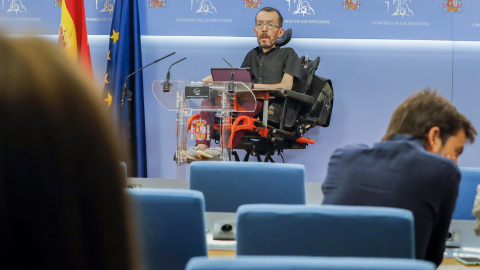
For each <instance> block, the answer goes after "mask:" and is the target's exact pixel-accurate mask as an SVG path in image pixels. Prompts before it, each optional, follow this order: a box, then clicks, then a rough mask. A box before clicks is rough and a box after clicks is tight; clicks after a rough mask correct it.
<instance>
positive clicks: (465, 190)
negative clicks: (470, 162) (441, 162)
mask: <svg viewBox="0 0 480 270" xmlns="http://www.w3.org/2000/svg"><path fill="white" fill-rule="evenodd" d="M459 169H460V172H461V173H462V179H461V181H460V186H459V188H458V197H457V204H456V206H455V211H454V212H453V216H452V219H462V220H474V219H475V217H474V216H472V209H473V201H474V200H475V195H476V194H477V186H478V185H479V184H480V168H466V167H460V168H459Z"/></svg>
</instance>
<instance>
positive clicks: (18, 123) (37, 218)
mask: <svg viewBox="0 0 480 270" xmlns="http://www.w3.org/2000/svg"><path fill="white" fill-rule="evenodd" d="M0 59H1V61H0V81H1V88H0V102H1V105H0V124H1V125H2V126H1V128H0V220H1V221H0V268H1V269H49V270H50V269H111V270H121V269H125V270H127V269H129V270H130V269H136V267H135V262H134V260H133V257H134V256H133V255H132V253H131V252H132V250H135V246H134V245H133V243H131V241H130V240H131V239H130V238H131V235H130V233H129V227H128V226H127V224H128V222H127V217H128V215H127V212H126V208H127V206H126V201H125V194H124V190H123V188H124V185H125V182H124V179H123V178H122V173H121V168H120V165H119V161H120V158H119V156H118V153H117V149H118V145H117V143H116V142H115V141H116V139H115V137H114V135H113V132H112V130H111V123H110V121H108V117H107V115H106V110H105V109H104V108H103V107H101V104H100V102H101V101H100V96H99V95H98V92H99V90H97V89H95V87H94V85H93V83H92V82H90V81H89V80H88V79H86V78H84V77H83V74H81V73H80V70H77V69H76V68H75V64H74V63H72V62H71V61H70V60H69V59H68V58H67V57H65V54H64V52H62V51H61V50H60V49H59V47H58V44H55V43H51V42H48V41H46V40H44V39H41V38H34V37H21V38H6V37H3V36H1V35H0Z"/></svg>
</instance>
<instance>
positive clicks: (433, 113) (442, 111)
mask: <svg viewBox="0 0 480 270" xmlns="http://www.w3.org/2000/svg"><path fill="white" fill-rule="evenodd" d="M432 127H438V128H440V139H441V140H442V143H445V142H446V141H447V140H448V138H449V137H450V136H452V135H456V134H458V132H459V131H460V129H462V128H463V129H464V131H465V136H466V139H467V141H468V142H470V143H473V142H474V141H475V135H477V131H476V130H475V128H474V127H473V125H472V123H471V122H470V121H469V120H468V119H467V118H466V117H465V116H464V115H463V114H461V113H460V112H458V111H457V109H456V108H455V106H453V105H452V104H451V103H450V102H449V101H448V100H447V99H445V98H443V97H441V96H438V95H437V93H436V91H430V89H428V88H427V89H423V90H420V91H418V92H416V93H414V94H412V95H410V96H409V97H408V98H407V99H406V100H405V101H403V102H402V104H400V105H399V106H398V107H397V109H396V110H395V112H394V113H393V115H392V119H391V120H390V124H389V125H388V129H387V132H386V133H385V135H384V136H383V138H382V141H386V140H389V139H390V138H391V137H392V136H393V135H395V134H410V135H413V136H414V137H416V138H419V139H423V140H425V139H426V138H427V135H428V132H429V131H430V129H431V128H432Z"/></svg>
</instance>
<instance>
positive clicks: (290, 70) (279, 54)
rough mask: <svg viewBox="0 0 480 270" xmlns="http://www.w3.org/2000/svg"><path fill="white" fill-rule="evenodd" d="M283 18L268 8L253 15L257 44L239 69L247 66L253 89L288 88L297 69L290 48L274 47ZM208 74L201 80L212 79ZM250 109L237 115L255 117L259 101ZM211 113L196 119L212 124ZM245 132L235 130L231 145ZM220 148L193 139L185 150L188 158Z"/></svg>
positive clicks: (212, 154) (205, 156)
mask: <svg viewBox="0 0 480 270" xmlns="http://www.w3.org/2000/svg"><path fill="white" fill-rule="evenodd" d="M282 22H283V17H282V15H281V14H280V12H279V11H278V10H276V9H274V8H271V7H265V8H262V9H261V10H260V11H259V12H258V13H257V15H256V17H255V28H254V32H255V36H256V37H257V41H258V45H259V46H258V47H256V48H254V49H252V50H251V51H250V52H248V53H247V55H246V56H245V59H244V60H243V63H242V66H241V67H242V68H247V67H248V68H250V71H251V73H252V79H253V83H254V87H255V89H261V88H267V89H272V88H285V89H292V86H293V80H294V76H295V75H296V73H297V72H298V70H299V69H300V59H299V57H298V55H297V53H295V51H294V50H293V49H292V48H280V47H277V46H275V42H276V41H277V39H278V38H280V37H282V36H283V35H284V33H285V29H283V28H282ZM212 80H213V79H212V77H211V76H208V77H206V78H204V79H203V81H212ZM256 102H257V104H256V109H255V111H253V112H242V113H239V116H241V115H246V116H249V117H255V116H257V115H258V114H259V113H260V112H262V110H263V101H256ZM214 117H215V113H213V112H201V113H200V118H201V119H202V120H205V121H206V125H209V126H211V127H213V125H214ZM244 132H245V131H239V132H237V133H236V134H235V136H234V141H233V142H232V145H233V147H234V146H235V145H236V144H237V142H238V141H239V140H240V139H241V138H242V136H243V133H244ZM221 152H222V151H221V148H220V147H213V148H210V140H197V142H196V146H194V147H191V148H189V149H187V153H186V155H187V158H188V159H189V160H199V159H209V158H214V157H216V156H220V154H221Z"/></svg>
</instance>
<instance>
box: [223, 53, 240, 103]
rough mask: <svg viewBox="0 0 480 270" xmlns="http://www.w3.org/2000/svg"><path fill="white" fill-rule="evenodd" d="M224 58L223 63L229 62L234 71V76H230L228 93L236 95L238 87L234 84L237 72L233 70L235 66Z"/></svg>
mask: <svg viewBox="0 0 480 270" xmlns="http://www.w3.org/2000/svg"><path fill="white" fill-rule="evenodd" d="M222 58H223V61H225V62H227V64H228V65H229V66H230V68H231V69H232V74H231V75H230V82H229V83H228V89H227V91H228V93H229V94H235V92H237V89H236V85H235V83H234V81H235V71H234V70H233V66H232V65H230V63H229V62H228V61H227V59H225V57H222Z"/></svg>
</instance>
